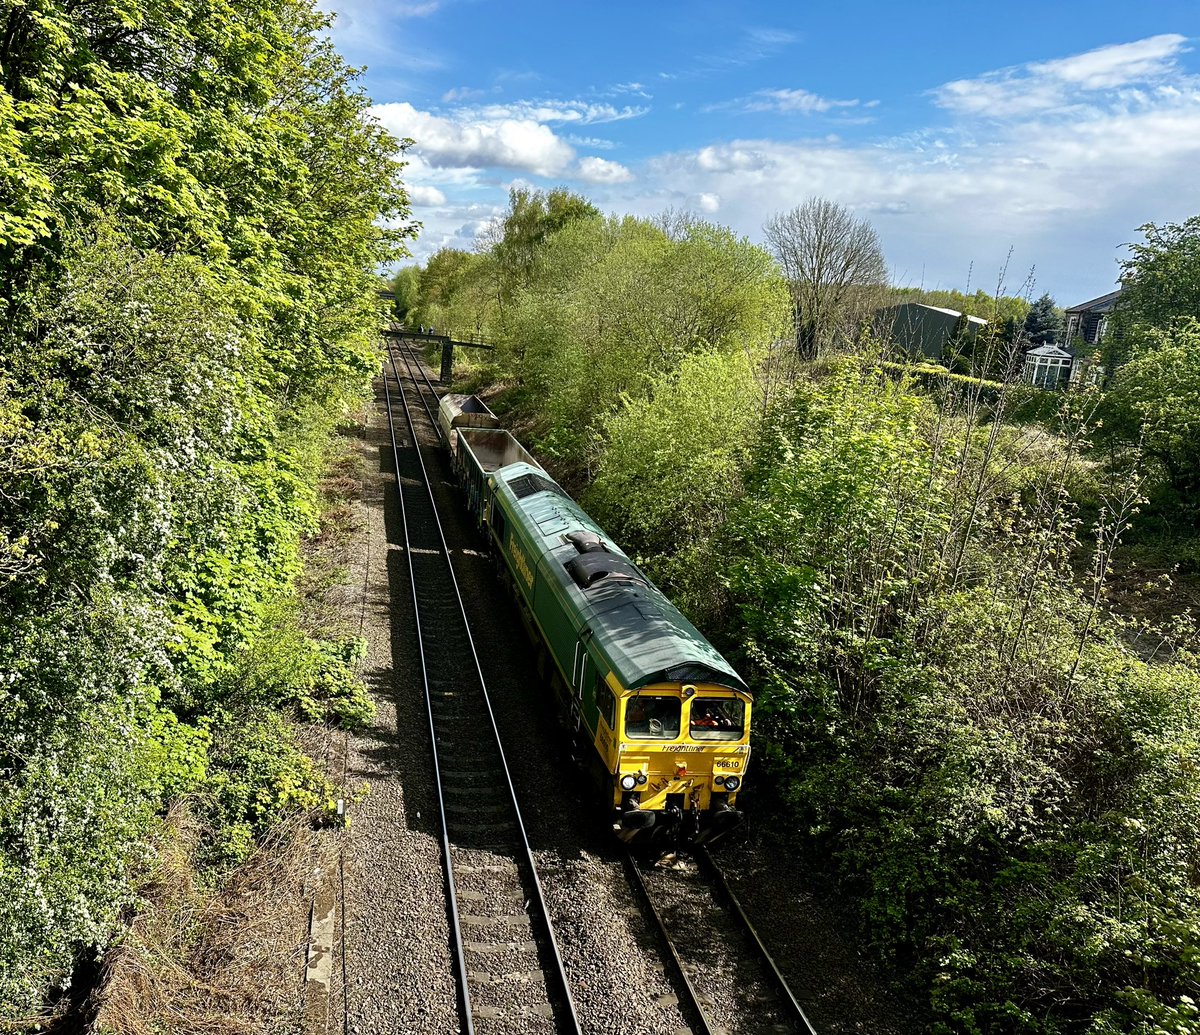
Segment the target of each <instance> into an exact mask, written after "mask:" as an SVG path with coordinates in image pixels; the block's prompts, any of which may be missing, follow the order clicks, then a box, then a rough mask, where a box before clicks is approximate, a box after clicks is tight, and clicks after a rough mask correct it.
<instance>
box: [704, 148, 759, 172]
mask: <svg viewBox="0 0 1200 1035" xmlns="http://www.w3.org/2000/svg"><path fill="white" fill-rule="evenodd" d="M766 163H767V159H766V157H765V156H764V154H763V152H761V151H755V150H750V149H747V148H744V147H739V146H737V145H722V146H718V147H702V148H700V150H699V151H697V152H696V166H697V167H698V168H700V169H703V170H704V171H705V172H726V171H729V170H734V169H740V170H743V171H747V170H751V171H752V170H755V169H761V168H762V167H763V166H764V165H766Z"/></svg>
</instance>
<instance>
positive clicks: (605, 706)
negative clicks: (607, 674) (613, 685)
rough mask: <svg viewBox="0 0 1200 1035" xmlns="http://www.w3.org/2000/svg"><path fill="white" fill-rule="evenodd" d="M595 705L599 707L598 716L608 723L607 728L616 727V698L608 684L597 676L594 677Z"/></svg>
mask: <svg viewBox="0 0 1200 1035" xmlns="http://www.w3.org/2000/svg"><path fill="white" fill-rule="evenodd" d="M596 707H597V708H599V709H600V717H601V718H602V719H603V720H604V721H605V722H607V723H608V728H609V729H610V730H613V729H616V728H617V699H616V697H615V696H613V692H612V691H611V690H610V689H609V688H608V684H607V683H606V682H605V681H604V680H603V679H601V678H600V677H599V676H597V677H596Z"/></svg>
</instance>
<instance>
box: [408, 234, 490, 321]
mask: <svg viewBox="0 0 1200 1035" xmlns="http://www.w3.org/2000/svg"><path fill="white" fill-rule="evenodd" d="M490 266H491V263H490V261H489V260H488V259H487V258H486V257H484V256H481V255H473V254H471V253H470V252H464V251H462V250H460V249H457V248H441V249H439V250H438V251H436V252H434V253H433V255H431V256H430V257H429V261H428V262H427V263H426V264H425V266H424V268H423V269H422V270H421V271H420V273H419V275H418V278H419V279H418V298H419V302H418V304H417V305H416V306H415V308H414V309H412V310H411V311H410V313H409V320H408V322H409V323H410V324H417V325H422V326H425V327H434V328H436V329H437V330H439V331H444V332H449V333H451V334H454V335H457V336H459V337H460V338H461V337H463V336H464V335H469V333H470V329H472V328H474V327H476V326H479V325H482V324H483V322H484V320H485V318H486V317H487V315H488V314H490V313H491V312H492V311H493V310H494V308H495V296H494V294H493V291H492V284H491V283H490V278H489V272H490Z"/></svg>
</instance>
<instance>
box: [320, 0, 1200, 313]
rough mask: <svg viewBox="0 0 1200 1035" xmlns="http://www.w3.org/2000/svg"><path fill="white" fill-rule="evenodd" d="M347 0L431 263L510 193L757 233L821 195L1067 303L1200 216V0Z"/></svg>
mask: <svg viewBox="0 0 1200 1035" xmlns="http://www.w3.org/2000/svg"><path fill="white" fill-rule="evenodd" d="M326 2H327V6H328V7H329V8H330V9H332V10H333V11H334V12H335V13H336V14H337V21H336V23H335V26H334V29H333V36H334V40H335V41H336V43H337V44H338V46H339V48H340V49H341V51H342V53H343V54H344V55H345V56H346V57H347V59H348V60H350V61H351V62H352V63H354V64H358V65H366V66H367V73H366V76H365V85H366V88H367V90H368V91H369V93H370V94H371V96H372V97H373V99H374V101H375V109H374V111H375V114H376V115H377V117H378V118H379V119H380V121H381V122H382V123H383V124H384V125H386V126H387V127H388V128H389V129H390V130H392V131H393V132H395V133H396V134H398V135H400V136H407V137H411V138H413V139H414V140H415V141H416V144H415V146H414V147H413V149H412V151H411V159H412V160H411V164H410V166H409V168H408V169H407V170H406V182H407V183H408V186H409V188H410V191H411V194H412V198H413V216H414V218H416V219H418V220H420V221H421V222H422V224H423V229H422V233H421V236H420V238H419V239H418V241H417V242H416V244H415V245H414V247H413V251H414V255H415V256H416V258H417V259H418V260H422V259H424V258H426V257H428V256H429V255H430V254H432V253H433V252H434V251H436V250H437V249H438V248H440V247H444V246H454V247H462V248H472V247H474V242H475V235H476V234H477V233H478V232H479V230H480V229H481V228H483V227H484V226H486V225H487V224H488V222H489V221H490V220H492V219H494V218H495V216H496V215H497V214H498V213H499V212H501V211H503V209H504V207H505V205H506V202H507V192H508V189H509V187H510V186H512V185H513V184H525V185H530V186H534V187H542V188H546V187H553V186H558V185H565V186H567V187H569V188H571V189H572V190H576V191H579V192H581V193H583V194H585V195H586V196H587V197H589V198H590V199H591V200H592V201H593V202H595V203H596V204H597V205H598V206H599V207H600V208H602V209H603V210H604V211H606V212H614V213H633V214H635V215H643V216H652V215H655V214H657V213H659V212H662V211H663V210H664V209H667V208H669V207H673V208H676V209H688V210H691V211H694V212H696V213H698V214H700V215H702V216H703V217H704V218H707V219H711V220H713V221H715V222H720V223H724V224H726V225H728V226H731V227H733V228H734V229H735V230H736V231H738V232H739V233H741V234H745V235H746V236H748V237H750V238H751V239H752V240H755V241H758V240H761V236H762V234H761V227H762V224H763V222H764V221H765V220H766V219H767V218H769V217H770V216H771V215H772V214H773V213H774V212H777V211H780V210H785V209H789V208H791V207H792V206H794V205H797V204H799V203H801V202H802V201H804V200H805V199H806V198H808V197H810V196H813V195H819V196H822V197H826V198H830V199H832V200H834V201H837V202H839V203H841V204H843V205H846V206H847V207H849V208H850V209H852V210H853V211H854V212H855V214H856V215H858V216H860V217H863V218H866V219H868V220H869V221H870V222H871V224H872V225H873V226H874V227H875V229H876V231H877V232H878V234H879V237H880V240H881V242H882V244H883V249H884V254H885V257H886V258H887V261H888V264H889V267H890V268H891V270H892V278H893V281H894V282H895V283H898V284H905V285H913V286H920V285H923V286H925V287H951V288H959V289H964V288H966V287H968V281H969V286H970V288H971V290H974V289H976V288H979V287H983V288H985V289H987V290H993V289H994V288H995V287H996V286H997V283H998V281H999V279H1000V277H1001V276H1002V275H1004V276H1005V287H1006V289H1007V290H1008V291H1009V292H1012V293H1022V292H1024V291H1027V290H1032V293H1033V294H1035V295H1037V294H1041V292H1043V291H1049V292H1051V293H1052V294H1053V295H1054V296H1055V298H1056V299H1057V301H1058V302H1059V304H1060V305H1070V304H1073V303H1076V302H1080V301H1083V300H1085V299H1087V298H1091V297H1093V296H1095V295H1100V294H1103V293H1105V292H1107V291H1109V290H1111V288H1112V287H1113V285H1114V283H1115V279H1116V274H1117V270H1118V267H1117V260H1118V259H1119V257H1120V256H1121V255H1123V254H1124V249H1123V247H1122V246H1123V245H1124V244H1125V243H1126V242H1129V241H1131V240H1135V239H1136V238H1137V234H1136V228H1137V227H1138V226H1139V225H1141V224H1142V223H1146V222H1164V221H1178V220H1182V219H1185V218H1187V217H1188V216H1191V215H1196V214H1200V45H1198V44H1200V2H1197V0H1151V2H1142V3H1140V4H1138V3H1135V4H1130V3H1128V2H1125V3H1115V2H1108V0H1092V2H1086V3H1085V2H1075V0H1069V2H1054V0H1042V2H1040V3H1028V2H1024V0H1018V2H1008V3H1003V4H974V3H963V2H961V0H959V2H956V3H946V2H928V3H922V4H907V5H902V4H896V3H883V2H875V0H869V2H868V0H858V2H855V0H844V2H842V3H828V2H827V3H800V2H797V3H764V2H759V3H753V2H751V3H740V4H733V3H708V2H701V3H688V4H684V3H672V2H658V3H655V2H653V0H643V2H639V3H630V2H622V0H610V2H607V3H591V4H585V3H557V4H551V3H545V2H533V0H526V2H503V3H501V2H492V0H404V2H398V3H390V4H386V5H384V4H376V3H371V2H369V0H326ZM1005 268H1007V273H1006V274H1005V273H1004V270H1005ZM1031 271H1032V276H1033V283H1032V288H1030V287H1028V286H1027V285H1026V281H1027V280H1028V278H1029V276H1030V273H1031Z"/></svg>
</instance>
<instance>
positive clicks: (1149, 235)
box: [1116, 216, 1200, 329]
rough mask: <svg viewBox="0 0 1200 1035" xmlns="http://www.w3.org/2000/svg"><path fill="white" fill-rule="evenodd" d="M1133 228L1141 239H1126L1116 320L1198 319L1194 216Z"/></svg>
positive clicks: (1197, 221) (1159, 323) (1160, 323)
mask: <svg viewBox="0 0 1200 1035" xmlns="http://www.w3.org/2000/svg"><path fill="white" fill-rule="evenodd" d="M1138 231H1139V233H1141V234H1143V235H1145V238H1146V240H1145V242H1144V243H1142V244H1130V245H1129V246H1128V247H1129V249H1130V251H1131V252H1132V253H1133V254H1132V255H1131V256H1130V257H1129V258H1128V259H1125V260H1123V261H1122V263H1121V280H1122V282H1123V284H1124V288H1123V290H1122V291H1121V297H1120V300H1119V301H1118V303H1117V307H1116V313H1117V315H1118V318H1119V320H1120V322H1121V323H1122V324H1123V325H1124V326H1125V328H1127V329H1129V328H1136V327H1138V326H1142V327H1157V328H1160V329H1165V328H1166V327H1167V326H1168V325H1169V324H1170V323H1171V321H1173V320H1176V319H1181V318H1188V317H1192V318H1195V319H1200V216H1192V217H1191V218H1190V219H1187V220H1185V221H1184V222H1183V223H1164V224H1163V225H1162V226H1157V225H1156V224H1154V223H1147V224H1146V225H1145V226H1140V227H1138Z"/></svg>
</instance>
